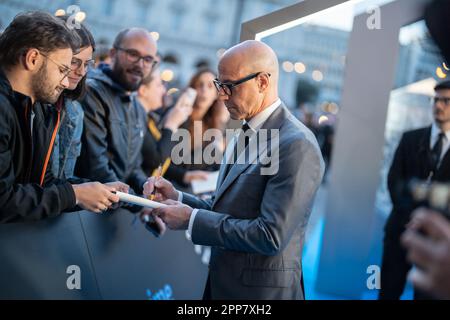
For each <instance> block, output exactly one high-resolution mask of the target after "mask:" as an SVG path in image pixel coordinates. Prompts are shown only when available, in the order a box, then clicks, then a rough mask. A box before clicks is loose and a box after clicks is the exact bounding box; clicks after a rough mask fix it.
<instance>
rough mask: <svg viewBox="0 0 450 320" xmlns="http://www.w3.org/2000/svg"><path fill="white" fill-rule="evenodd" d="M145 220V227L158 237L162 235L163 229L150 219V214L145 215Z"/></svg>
mask: <svg viewBox="0 0 450 320" xmlns="http://www.w3.org/2000/svg"><path fill="white" fill-rule="evenodd" d="M144 222H145V229H147V230H148V231H150V232H151V233H152V234H153V235H154V236H155V237H156V238H159V237H160V236H161V230H160V229H159V227H158V224H157V223H156V222H155V221H154V220H153V219H150V218H149V216H145V217H144Z"/></svg>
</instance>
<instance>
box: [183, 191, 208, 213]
mask: <svg viewBox="0 0 450 320" xmlns="http://www.w3.org/2000/svg"><path fill="white" fill-rule="evenodd" d="M213 202H214V197H213V198H212V199H208V200H202V199H199V198H197V197H195V196H193V195H191V194H189V193H185V192H183V203H184V204H187V205H188V206H190V207H192V208H194V209H205V210H211V208H212V204H213Z"/></svg>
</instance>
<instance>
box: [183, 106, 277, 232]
mask: <svg viewBox="0 0 450 320" xmlns="http://www.w3.org/2000/svg"><path fill="white" fill-rule="evenodd" d="M280 105H281V100H280V99H277V100H276V101H275V102H274V103H272V104H271V105H270V106H268V107H267V108H266V109H264V110H263V111H261V112H260V113H258V114H257V115H255V116H254V117H253V118H251V119H250V121H248V122H247V121H245V120H244V124H245V123H248V126H249V127H250V129H251V130H252V131H253V132H254V133H256V132H258V130H259V129H261V127H262V126H263V125H264V123H265V122H266V121H267V119H269V118H270V116H271V115H272V113H274V112H275V110H277V109H278V107H279V106H280ZM241 134H243V132H241ZM234 141H237V139H236V138H235V139H234ZM227 148H233V149H234V143H230V144H229V145H228V147H227ZM225 154H227V153H225ZM222 165H223V164H222ZM178 201H179V202H183V193H182V192H179V191H178ZM197 212H198V209H194V210H193V211H192V214H191V218H190V219H189V227H188V230H187V232H186V236H187V238H188V239H189V240H192V228H193V226H194V220H195V216H196V215H197Z"/></svg>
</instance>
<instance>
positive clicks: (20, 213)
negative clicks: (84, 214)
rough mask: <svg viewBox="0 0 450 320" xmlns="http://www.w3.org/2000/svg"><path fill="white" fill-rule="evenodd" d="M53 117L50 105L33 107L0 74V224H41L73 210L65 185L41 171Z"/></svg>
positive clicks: (70, 191) (68, 187)
mask: <svg viewBox="0 0 450 320" xmlns="http://www.w3.org/2000/svg"><path fill="white" fill-rule="evenodd" d="M32 110H33V112H34V124H33V133H32V134H31V126H30V123H31V122H30V119H31V117H32ZM57 119H58V113H57V111H56V109H55V108H54V107H51V106H49V105H45V106H44V105H41V104H40V103H35V104H34V105H32V104H31V99H30V98H29V97H27V96H24V95H22V94H20V93H18V92H14V91H13V90H12V88H11V85H10V83H9V81H8V79H7V78H6V76H5V75H4V73H3V72H1V71H0V223H10V222H24V221H36V220H41V219H44V218H48V217H54V216H57V215H59V214H60V213H61V212H63V211H65V210H69V209H72V208H74V207H75V203H76V199H75V193H74V191H73V188H72V186H71V185H70V183H69V182H66V181H62V180H56V179H54V177H53V176H52V174H51V170H50V168H49V167H47V170H45V172H44V173H43V171H44V167H45V166H44V163H45V159H46V157H47V155H48V153H49V149H50V145H51V141H52V135H53V134H54V132H55V130H56V129H55V128H56V124H57ZM49 165H50V163H49ZM42 177H43V178H44V179H43V181H42V184H41V180H42Z"/></svg>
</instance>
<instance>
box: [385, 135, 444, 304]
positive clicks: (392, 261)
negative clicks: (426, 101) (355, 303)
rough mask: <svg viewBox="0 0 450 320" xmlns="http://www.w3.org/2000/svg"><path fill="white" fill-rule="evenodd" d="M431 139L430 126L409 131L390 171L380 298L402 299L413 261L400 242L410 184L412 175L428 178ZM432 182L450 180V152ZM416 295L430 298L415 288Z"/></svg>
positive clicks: (408, 214)
mask: <svg viewBox="0 0 450 320" xmlns="http://www.w3.org/2000/svg"><path fill="white" fill-rule="evenodd" d="M430 139H431V127H427V128H423V129H418V130H414V131H409V132H406V133H405V134H404V135H403V137H402V139H401V141H400V144H399V146H398V147H397V150H396V152H395V156H394V160H393V162H392V165H391V168H390V170H389V176H388V188H389V193H390V195H391V199H392V204H393V210H392V212H391V215H390V216H389V218H388V220H387V223H386V226H385V237H384V250H383V263H382V269H381V291H380V299H395V300H396V299H399V298H400V296H401V294H402V293H403V290H404V287H405V283H406V277H407V274H408V271H409V270H410V269H411V264H410V263H409V262H408V261H407V259H406V250H405V248H403V246H402V245H401V243H400V237H401V235H402V233H403V232H404V231H405V225H406V224H407V223H408V222H409V220H410V217H411V212H412V210H413V209H414V207H413V206H412V204H411V201H410V196H409V195H408V191H407V185H408V183H409V182H410V181H411V179H413V178H417V179H419V180H423V181H425V180H427V179H428V177H429V175H430V172H431V169H432V165H431V161H430V159H431V158H430V157H431V150H430ZM433 181H439V182H449V181H450V152H447V153H446V155H445V156H444V158H443V160H442V163H441V165H440V167H439V169H438V171H437V172H436V174H435V175H434V177H433ZM415 298H416V299H423V298H428V297H427V296H426V295H424V294H423V293H421V292H418V291H416V292H415Z"/></svg>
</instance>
